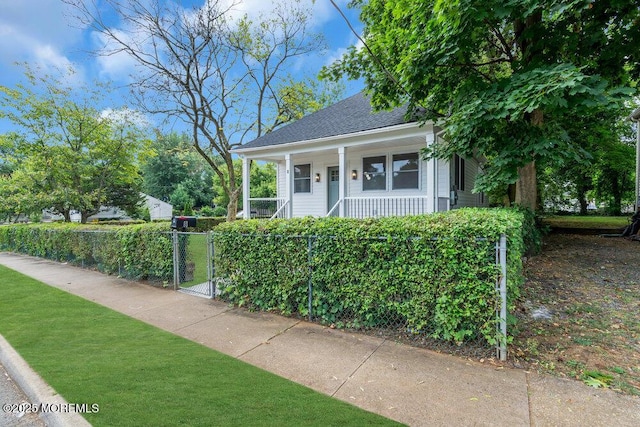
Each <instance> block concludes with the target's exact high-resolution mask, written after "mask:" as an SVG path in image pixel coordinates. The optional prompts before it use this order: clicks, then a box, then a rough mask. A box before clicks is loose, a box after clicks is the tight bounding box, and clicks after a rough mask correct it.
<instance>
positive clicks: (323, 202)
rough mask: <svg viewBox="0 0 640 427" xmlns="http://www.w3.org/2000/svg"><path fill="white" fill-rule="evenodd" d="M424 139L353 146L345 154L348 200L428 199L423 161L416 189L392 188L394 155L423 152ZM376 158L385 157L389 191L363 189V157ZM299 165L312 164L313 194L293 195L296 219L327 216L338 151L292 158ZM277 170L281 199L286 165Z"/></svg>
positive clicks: (284, 190) (281, 165)
mask: <svg viewBox="0 0 640 427" xmlns="http://www.w3.org/2000/svg"><path fill="white" fill-rule="evenodd" d="M425 144H426V143H425V141H424V138H413V139H412V140H411V141H404V142H403V143H400V144H398V145H393V146H389V145H385V146H380V147H373V148H371V147H353V148H348V149H347V152H346V159H345V161H346V170H345V171H344V175H345V176H344V177H342V178H343V179H346V180H347V186H346V196H348V197H401V196H427V193H428V192H427V189H428V186H429V185H433V184H432V178H431V179H430V177H429V176H428V175H429V174H428V172H427V171H428V169H427V162H426V161H424V160H422V158H420V160H419V168H418V188H417V189H400V190H397V189H396V190H394V189H392V174H393V171H392V156H393V155H395V154H407V153H418V154H419V153H420V150H421V149H422V148H424V147H425ZM373 156H386V189H385V190H363V188H362V182H363V181H362V180H363V171H362V162H363V158H366V157H373ZM299 164H310V165H311V192H310V193H294V194H293V216H294V217H301V216H307V215H312V216H324V215H326V214H327V213H328V211H329V209H331V206H328V174H327V169H328V168H329V167H334V166H339V157H338V152H337V150H335V151H326V152H323V153H316V154H313V155H310V154H306V153H305V154H296V155H292V156H291V165H292V167H293V166H295V165H299ZM277 170H278V186H277V188H278V197H280V198H286V197H287V195H286V182H285V180H286V179H287V178H286V176H287V174H286V164H285V162H284V161H278V162H277ZM352 170H357V171H358V179H356V180H353V179H351V171H352ZM317 173H318V174H320V182H315V175H316V174H317Z"/></svg>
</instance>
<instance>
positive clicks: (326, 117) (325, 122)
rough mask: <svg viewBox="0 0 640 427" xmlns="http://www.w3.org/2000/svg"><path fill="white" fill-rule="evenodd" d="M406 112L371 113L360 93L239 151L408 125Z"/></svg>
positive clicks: (282, 128)
mask: <svg viewBox="0 0 640 427" xmlns="http://www.w3.org/2000/svg"><path fill="white" fill-rule="evenodd" d="M406 111H407V108H406V107H400V108H396V109H395V110H392V111H381V112H378V113H374V112H372V111H371V103H370V102H369V98H368V97H366V96H365V95H364V94H363V93H362V92H360V93H358V94H356V95H353V96H351V97H349V98H347V99H345V100H343V101H340V102H338V103H336V104H333V105H331V106H329V107H327V108H324V109H322V110H318V111H316V112H314V113H311V114H309V115H308V116H305V117H303V118H301V119H300V120H296V121H295V122H292V123H290V124H288V125H285V126H283V127H281V128H278V129H276V130H274V131H273V132H270V133H268V134H266V135H263V136H261V137H260V138H257V139H254V140H253V141H250V142H248V143H246V144H244V145H243V146H242V147H240V148H238V150H239V151H242V150H243V149H247V148H260V147H268V146H272V145H280V144H288V143H292V142H301V141H309V140H314V139H318V138H327V137H331V136H337V135H348V134H350V133H356V132H362V131H366V130H372V129H380V128H384V127H388V126H394V125H400V124H404V123H408V121H407V120H405V117H404V116H405V113H406Z"/></svg>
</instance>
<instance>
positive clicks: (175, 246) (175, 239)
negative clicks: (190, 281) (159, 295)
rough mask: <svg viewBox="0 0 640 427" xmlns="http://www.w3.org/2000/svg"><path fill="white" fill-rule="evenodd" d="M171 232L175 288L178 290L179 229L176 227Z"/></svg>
mask: <svg viewBox="0 0 640 427" xmlns="http://www.w3.org/2000/svg"><path fill="white" fill-rule="evenodd" d="M171 234H172V240H173V290H174V291H177V290H178V285H179V280H178V277H179V276H178V275H179V274H180V273H179V272H178V269H179V263H178V257H179V256H180V255H179V254H178V251H179V250H180V249H179V245H178V230H175V229H174V230H173V231H172V233H171Z"/></svg>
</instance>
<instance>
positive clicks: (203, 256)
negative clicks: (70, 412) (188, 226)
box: [180, 234, 208, 288]
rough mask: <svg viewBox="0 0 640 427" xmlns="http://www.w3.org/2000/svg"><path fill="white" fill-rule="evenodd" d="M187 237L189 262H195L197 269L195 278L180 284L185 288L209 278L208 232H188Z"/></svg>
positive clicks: (194, 274)
mask: <svg viewBox="0 0 640 427" xmlns="http://www.w3.org/2000/svg"><path fill="white" fill-rule="evenodd" d="M187 238H188V241H187V249H186V252H187V254H186V255H187V262H193V263H194V264H195V269H194V272H193V279H192V280H189V281H187V282H183V283H181V284H180V286H181V287H183V288H188V287H190V286H194V285H198V284H200V283H204V282H206V281H207V279H208V274H207V236H206V234H187Z"/></svg>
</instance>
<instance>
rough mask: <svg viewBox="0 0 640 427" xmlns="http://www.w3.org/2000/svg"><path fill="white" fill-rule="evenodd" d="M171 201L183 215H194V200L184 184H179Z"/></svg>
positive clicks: (172, 194)
mask: <svg viewBox="0 0 640 427" xmlns="http://www.w3.org/2000/svg"><path fill="white" fill-rule="evenodd" d="M170 201H171V204H172V205H173V206H174V208H175V209H176V210H177V211H178V212H180V214H181V215H191V214H192V213H193V204H194V200H193V198H192V197H191V195H189V191H188V190H187V188H186V186H185V185H184V184H183V183H180V184H178V185H177V186H176V188H175V190H173V193H171V198H170Z"/></svg>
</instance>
